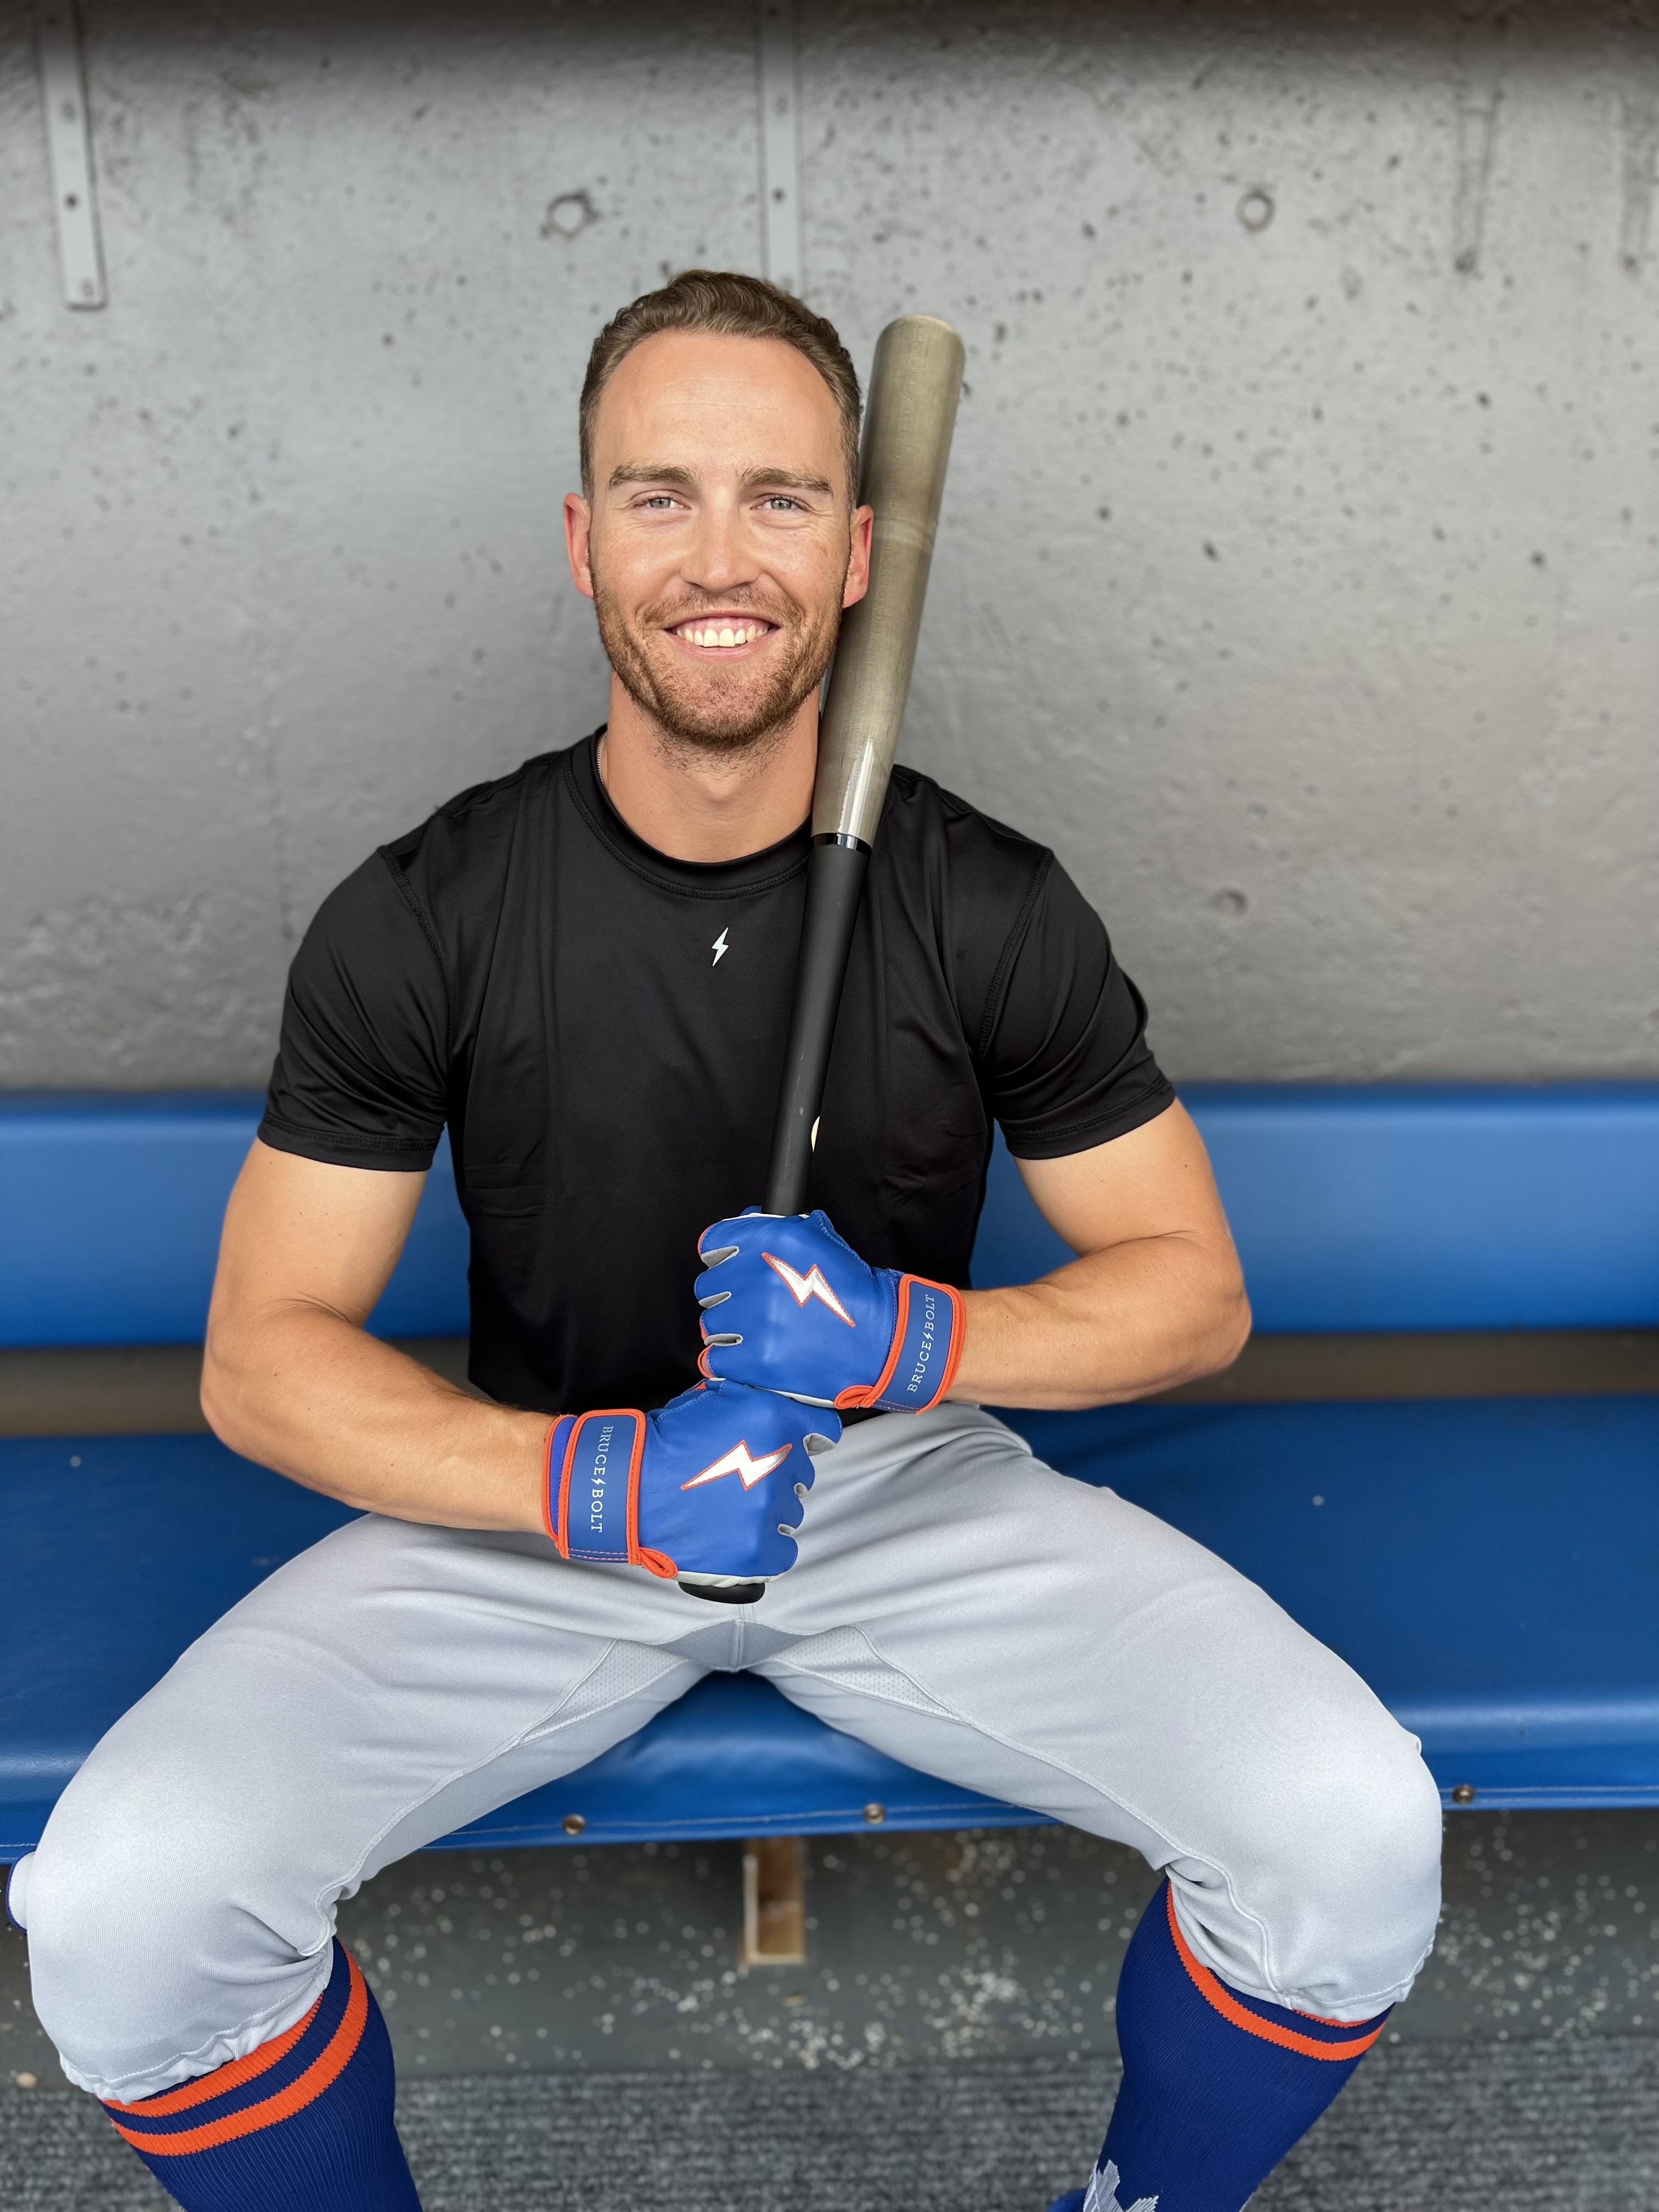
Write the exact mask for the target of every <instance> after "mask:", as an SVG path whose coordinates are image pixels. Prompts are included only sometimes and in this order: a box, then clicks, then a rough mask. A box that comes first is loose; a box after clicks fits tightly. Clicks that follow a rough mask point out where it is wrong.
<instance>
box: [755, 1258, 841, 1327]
mask: <svg viewBox="0 0 1659 2212" xmlns="http://www.w3.org/2000/svg"><path fill="white" fill-rule="evenodd" d="M761 1257H762V1259H763V1260H764V1261H765V1262H766V1264H767V1266H768V1267H770V1268H771V1270H772V1272H773V1273H774V1274H776V1275H781V1276H782V1278H783V1279H784V1281H785V1282H786V1283H787V1285H789V1288H790V1289H791V1290H792V1291H793V1292H794V1295H795V1304H797V1305H798V1306H804V1305H805V1304H806V1301H807V1300H808V1298H817V1299H818V1300H819V1301H820V1302H821V1303H822V1304H824V1305H826V1306H828V1307H829V1310H830V1312H831V1313H832V1314H834V1315H836V1317H837V1318H838V1319H839V1320H842V1321H844V1322H846V1324H847V1326H848V1328H857V1327H858V1323H857V1322H855V1321H854V1318H853V1316H852V1315H851V1314H849V1313H848V1310H847V1309H846V1307H845V1306H844V1305H842V1302H841V1300H840V1299H839V1298H838V1297H836V1294H835V1292H834V1291H832V1290H831V1289H830V1287H829V1284H828V1283H826V1282H825V1281H824V1279H823V1268H822V1267H819V1266H818V1264H817V1261H813V1263H812V1265H811V1267H809V1268H808V1270H807V1272H806V1273H805V1274H804V1275H803V1274H801V1273H799V1270H798V1269H796V1268H794V1267H791V1266H790V1264H789V1262H788V1261H787V1260H775V1259H774V1258H773V1257H772V1255H771V1254H770V1253H769V1252H763V1253H762V1254H761Z"/></svg>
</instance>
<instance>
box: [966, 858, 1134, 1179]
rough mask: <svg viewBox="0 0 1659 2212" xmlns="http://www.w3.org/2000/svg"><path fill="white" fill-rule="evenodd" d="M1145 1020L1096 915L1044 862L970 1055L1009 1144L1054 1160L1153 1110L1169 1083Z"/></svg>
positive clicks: (1056, 866)
mask: <svg viewBox="0 0 1659 2212" xmlns="http://www.w3.org/2000/svg"><path fill="white" fill-rule="evenodd" d="M977 1058H978V1060H979V1065H980V1067H981V1079H982V1080H983V1081H984V1082H985V1084H986V1086H987V1096H988V1099H989V1103H990V1105H991V1109H992V1111H993V1113H994V1115H995V1116H996V1118H997V1120H998V1121H999V1122H1000V1124H1001V1125H1002V1132H1003V1134H1004V1136H1005V1137H1006V1139H1007V1141H1008V1149H1009V1151H1010V1152H1012V1153H1013V1154H1014V1155H1015V1157H1016V1158H1018V1159H1026V1160H1046V1159H1060V1158H1064V1157H1065V1156H1066V1154H1067V1153H1071V1152H1086V1151H1087V1150H1088V1149H1089V1148H1090V1146H1093V1145H1099V1144H1104V1143H1105V1142H1106V1140H1107V1139H1109V1138H1111V1137H1121V1136H1125V1135H1127V1133H1128V1132H1129V1131H1130V1130H1131V1129H1138V1128H1139V1127H1140V1126H1141V1125H1142V1123H1143V1122H1146V1121H1152V1120H1153V1119H1154V1118H1155V1117H1156V1116H1157V1115H1159V1114H1161V1113H1163V1111H1164V1109H1165V1107H1167V1106H1169V1105H1170V1104H1171V1103H1173V1101H1174V1098H1175V1091H1174V1088H1173V1087H1172V1085H1170V1081H1169V1079H1168V1078H1167V1077H1166V1076H1165V1075H1164V1072H1163V1070H1162V1069H1161V1068H1160V1067H1159V1066H1158V1062H1157V1061H1156V1060H1154V1059H1153V1057H1152V1050H1151V1048H1150V1047H1149V1046H1148V1044H1147V1042H1146V1002H1145V1000H1143V999H1142V998H1141V995H1140V994H1139V991H1137V990H1136V988H1135V987H1134V985H1133V983H1132V982H1131V981H1129V978H1128V977H1127V975H1125V974H1124V972H1123V970H1122V969H1121V968H1120V967H1119V966H1118V964H1117V962H1116V961H1115V959H1114V958H1113V957H1112V948H1111V945H1110V942H1109V939H1108V938H1107V935H1106V930H1105V927H1104V925H1103V923H1102V921H1101V920H1100V917H1099V915H1097V914H1096V912H1095V911H1094V908H1092V907H1091V906H1090V904H1089V903H1088V902H1087V901H1086V900H1085V898H1084V896H1083V895H1082V893H1081V892H1080V891H1079V890H1078V888H1077V886H1076V885H1075V884H1073V882H1072V879H1071V878H1070V877H1069V876H1068V875H1067V874H1066V872H1065V870H1064V869H1063V868H1062V867H1061V866H1060V863H1059V862H1058V861H1057V860H1050V861H1049V862H1048V866H1047V867H1046V869H1045V870H1044V872H1043V874H1042V878H1041V880H1040V881H1039V883H1038V884H1037V885H1036V890H1035V893H1034V895H1033V896H1032V899H1031V902H1030V905H1029V907H1028V908H1027V910H1026V912H1025V914H1024V916H1023V917H1022V918H1021V921H1020V922H1019V923H1018V924H1017V925H1016V927H1015V929H1014V931H1013V933H1012V936H1011V938H1010V940H1009V942H1008V945H1007V946H1006V948H1005V951H1004V953H1003V956H1002V963H1001V969H1000V975H999V976H998V978H997V981H996V984H995V985H994V988H993V991H992V994H991V998H990V1004H989V1007H988V1009H987V1018H986V1033H985V1036H984V1038H983V1041H982V1042H981V1047H980V1050H979V1052H978V1054H977Z"/></svg>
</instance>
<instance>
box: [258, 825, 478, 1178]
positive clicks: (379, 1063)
mask: <svg viewBox="0 0 1659 2212" xmlns="http://www.w3.org/2000/svg"><path fill="white" fill-rule="evenodd" d="M448 1029H449V1023H448V1008H447V990H446V987H445V983H444V977H443V971H442V968H441V964H440V962H439V958H438V954H437V951H436V948H435V945H433V943H432V941H431V939H430V938H429V937H428V934H427V931H426V927H425V926H424V924H423V922H422V919H421V916H420V915H419V914H418V913H417V912H416V909H415V907H414V905H413V904H412V902H410V899H409V897H408V896H406V895H405V893H404V890H403V888H402V885H401V884H400V883H399V881H398V878H397V877H396V876H395V875H394V874H393V872H392V866H391V864H390V863H389V862H388V861H387V860H386V858H385V857H384V856H383V855H381V854H375V855H374V858H373V859H372V860H366V861H365V862H364V864H363V865H362V867H361V868H359V869H357V870H356V872H355V873H354V874H352V875H349V876H348V877H347V878H346V879H345V881H344V882H343V884H341V885H340V886H339V888H338V890H335V891H332V892H331V893H330V895H329V896H328V897H327V898H326V899H325V900H324V902H323V903H322V906H321V907H320V908H319V910H318V913H317V917H316V919H315V921H313V923H312V925H311V927H310V928H309V929H308V930H307V932H306V936H305V941H304V943H303V944H302V945H301V947H300V950H299V951H298V953H297V954H296V955H295V960H294V965H293V967H292V969H290V970H289V982H288V995H287V998H286V999H285V1000H284V1001H283V1032H282V1043H281V1046H280V1048H279V1049H278V1051H277V1054H276V1066H275V1067H274V1068H273V1069H272V1071H271V1078H270V1088H269V1090H268V1091H267V1092H266V1095H265V1113H264V1120H263V1121H261V1122H260V1124H259V1135H260V1137H261V1139H263V1140H264V1143H266V1144H267V1145H270V1146H272V1147H273V1148H274V1149H275V1150H276V1151H277V1152H297V1153H300V1154H301V1156H302V1157H303V1158H306V1159H309V1160H321V1161H323V1162H325V1163H326V1164H328V1165H331V1166H333V1167H349V1168H384V1169H390V1170H404V1171H408V1170H415V1171H419V1170H424V1169H426V1168H428V1167H430V1166H431V1164H432V1156H433V1154H434V1152H435V1151H436V1149H437V1145H438V1139H439V1137H440V1136H441V1134H442V1132H443V1127H444V1122H445V1121H446V1119H447V1113H448V1058H449V1054H448V1042H447V1040H448Z"/></svg>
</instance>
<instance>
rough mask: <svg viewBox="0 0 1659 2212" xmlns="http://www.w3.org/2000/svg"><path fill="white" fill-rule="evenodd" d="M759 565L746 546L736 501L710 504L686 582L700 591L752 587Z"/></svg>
mask: <svg viewBox="0 0 1659 2212" xmlns="http://www.w3.org/2000/svg"><path fill="white" fill-rule="evenodd" d="M755 574H756V564H755V562H754V559H753V557H752V555H751V553H750V550H749V548H748V547H747V546H746V544H745V543H744V528H743V518H742V514H741V512H740V510H739V508H738V503H737V501H735V500H723V499H711V500H708V501H705V502H704V504H703V506H702V509H701V511H700V513H699V514H698V518H697V528H696V533H695V535H694V536H693V538H692V542H691V544H690V548H689V557H688V559H687V562H686V565H685V580H686V581H687V583H689V584H695V585H696V586H697V588H698V589H699V590H700V591H704V592H725V591H730V590H731V589H732V586H734V585H738V584H750V583H753V581H754V580H755Z"/></svg>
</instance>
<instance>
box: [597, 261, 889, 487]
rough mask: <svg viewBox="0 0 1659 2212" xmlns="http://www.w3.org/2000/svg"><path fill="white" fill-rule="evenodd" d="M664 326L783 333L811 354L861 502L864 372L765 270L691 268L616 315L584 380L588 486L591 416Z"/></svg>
mask: <svg viewBox="0 0 1659 2212" xmlns="http://www.w3.org/2000/svg"><path fill="white" fill-rule="evenodd" d="M658 331H708V333H710V335H711V336H713V337H733V338H781V340H782V342H783V343H784V344H785V345H792V346H793V347H794V349H795V350H796V352H797V353H801V354H805V356H806V358H807V360H808V361H810V362H811V364H812V366H813V368H815V369H817V373H818V374H819V375H820V376H821V377H822V378H823V380H824V382H825V383H826V384H827V385H828V386H829V392H830V396H831V398H833V399H834V400H835V403H836V410H837V412H838V413H839V414H840V416H841V433H842V449H843V451H844V452H845V453H846V456H847V499H848V506H856V505H857V504H858V484H859V416H860V409H861V404H862V403H861V400H860V393H859V379H858V371H857V370H856V369H855V368H854V366H853V362H852V356H850V355H849V354H848V350H847V349H846V347H845V346H844V345H843V344H842V342H841V337H840V334H839V332H838V331H836V326H835V325H834V324H833V323H829V322H826V321H825V320H824V319H823V316H822V315H815V314H814V313H812V311H811V308H810V307H803V306H802V305H801V303H800V301H799V300H797V299H796V298H795V297H794V296H793V294H791V293H788V292H785V291H782V290H781V289H779V287H778V286H777V285H775V284H769V283H767V282H766V281H765V279H764V278H763V277H761V276H738V274H737V273H736V272H735V271H734V270H729V269H687V270H684V271H683V272H682V273H681V274H680V275H679V276H676V277H675V278H674V280H673V282H672V283H669V284H665V285H664V286H663V287H662V289H661V290H660V291H657V292H642V293H641V295H640V297H639V298H638V299H637V300H635V301H634V302H633V303H632V305H631V306H629V307H624V308H623V309H622V311H621V313H618V314H615V315H613V316H612V317H611V320H610V321H609V322H608V323H607V324H606V325H605V328H604V329H603V330H602V331H600V332H599V336H598V337H596V338H595V339H594V341H593V350H592V353H591V354H589V356H588V357H587V374H586V377H584V378H583V380H582V398H581V456H582V489H583V490H584V491H585V492H586V495H587V496H588V497H589V498H590V499H592V496H593V418H594V416H595V415H596V414H597V413H598V411H599V395H600V394H601V392H603V391H604V390H605V386H606V385H607V384H609V383H610V381H611V378H612V377H613V376H614V375H615V374H616V373H617V368H619V367H620V366H621V364H622V362H623V361H625V360H626V359H627V357H628V356H629V354H630V353H632V352H633V350H634V349H635V346H636V345H640V344H642V343H644V341H645V340H646V339H647V338H650V337H655V336H656V335H657V333H658Z"/></svg>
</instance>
